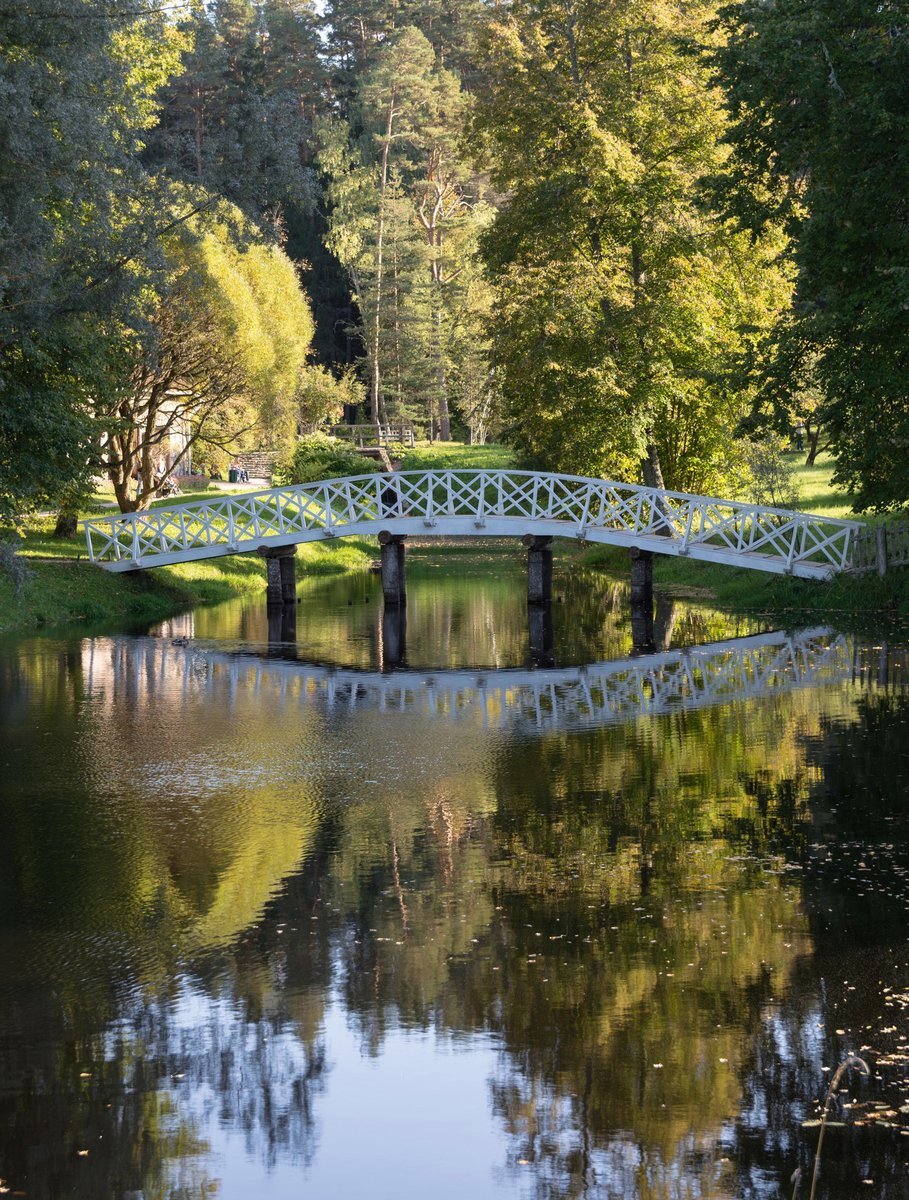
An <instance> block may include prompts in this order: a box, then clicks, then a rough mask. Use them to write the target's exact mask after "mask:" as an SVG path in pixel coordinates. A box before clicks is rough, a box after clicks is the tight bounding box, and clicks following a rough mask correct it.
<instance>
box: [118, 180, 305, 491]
mask: <svg viewBox="0 0 909 1200" xmlns="http://www.w3.org/2000/svg"><path fill="white" fill-rule="evenodd" d="M163 245H164V254H165V262H166V267H167V277H166V281H165V283H164V285H163V287H162V288H161V290H160V293H159V294H158V295H157V296H156V297H154V299H153V300H152V301H151V302H150V304H149V310H148V313H147V322H146V329H145V330H144V333H143V336H141V337H139V336H134V337H132V338H131V339H130V342H131V345H132V347H133V352H134V363H133V367H132V371H131V373H130V379H129V387H128V388H123V389H122V390H121V391H120V392H119V394H118V396H117V403H116V406H115V407H113V408H112V409H111V410H109V412H108V414H107V420H108V424H107V432H108V438H107V441H106V443H105V447H104V452H105V458H104V462H105V467H106V470H107V472H108V473H109V475H110V478H111V480H112V482H113V484H114V489H115V493H116V496H117V500H118V503H119V504H120V507H121V509H122V510H123V511H129V510H131V509H134V508H137V507H139V508H143V507H145V506H147V504H148V503H149V501H150V499H151V497H152V495H153V494H154V492H155V490H156V489H157V487H158V486H159V484H160V482H161V479H162V477H164V476H165V475H166V474H167V473H169V471H172V470H173V469H174V468H178V467H179V466H180V464H181V462H182V461H184V460H185V456H186V454H187V453H188V452H189V450H190V448H191V447H193V446H196V445H198V446H199V448H200V450H203V451H204V450H205V449H206V448H207V449H208V450H209V451H210V450H211V448H213V447H214V448H216V449H218V450H220V451H222V452H228V453H231V452H233V451H234V450H235V449H236V448H238V447H239V446H240V445H241V444H242V442H243V439H244V438H247V439H249V438H254V439H255V440H256V441H258V442H259V443H262V442H264V443H266V444H276V443H278V442H280V441H281V440H282V439H286V438H287V437H289V436H290V435H291V432H292V430H293V429H294V427H295V425H296V422H297V419H298V416H299V406H300V403H301V384H302V380H303V378H304V375H305V370H306V359H307V355H308V353H309V344H310V341H311V338H312V333H313V323H312V315H311V313H310V309H309V305H308V303H307V301H306V297H305V296H304V295H303V292H302V290H301V288H300V285H299V280H298V278H297V274H296V271H295V269H294V266H293V263H291V261H290V260H289V259H288V258H287V256H286V255H285V254H284V253H283V252H282V251H281V250H280V249H279V248H278V247H277V246H274V245H271V244H268V243H266V242H265V241H264V240H263V239H262V237H261V235H260V234H259V233H258V232H257V230H256V229H255V228H253V227H252V226H250V225H249V224H248V223H247V222H246V221H245V220H244V219H243V217H242V215H241V214H240V213H239V212H238V211H237V210H236V209H235V208H233V206H231V205H229V204H227V203H226V201H222V202H221V203H220V204H219V205H216V206H214V205H213V206H211V208H210V210H209V211H207V212H205V213H204V214H203V215H199V216H196V217H194V218H193V219H191V220H188V221H183V222H181V223H179V224H177V225H175V227H174V228H173V229H172V231H171V232H170V233H169V234H168V235H167V236H166V237H165V238H164V239H163ZM176 435H179V436H180V439H181V449H180V450H179V452H177V454H176V457H174V455H173V454H171V456H170V462H167V461H166V460H167V455H168V451H169V450H170V449H171V447H172V444H173V443H172V439H173V437H174V436H176ZM162 464H164V465H162ZM134 479H138V486H137V488H136V490H135V494H133V488H132V481H133V480H134Z"/></svg>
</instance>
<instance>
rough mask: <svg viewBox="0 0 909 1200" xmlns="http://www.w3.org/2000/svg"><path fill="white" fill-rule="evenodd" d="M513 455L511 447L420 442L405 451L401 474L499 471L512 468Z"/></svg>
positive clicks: (513, 464)
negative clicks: (460, 468) (475, 470)
mask: <svg viewBox="0 0 909 1200" xmlns="http://www.w3.org/2000/svg"><path fill="white" fill-rule="evenodd" d="M515 465H516V464H515V454H514V451H513V450H512V449H511V447H510V446H499V445H495V444H493V445H489V446H467V445H465V444H464V443H463V442H419V443H418V444H417V445H416V446H415V447H414V448H413V449H412V450H407V451H406V452H405V454H404V458H403V461H402V462H401V470H402V471H433V470H434V471H447V470H457V468H459V467H466V468H469V467H481V468H483V469H484V470H487V471H502V470H506V469H508V468H509V467H514V466H515Z"/></svg>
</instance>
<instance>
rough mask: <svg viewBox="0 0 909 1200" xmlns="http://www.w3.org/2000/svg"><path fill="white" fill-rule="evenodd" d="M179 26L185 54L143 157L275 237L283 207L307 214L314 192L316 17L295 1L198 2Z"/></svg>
mask: <svg viewBox="0 0 909 1200" xmlns="http://www.w3.org/2000/svg"><path fill="white" fill-rule="evenodd" d="M178 29H179V30H180V31H181V32H182V33H183V34H184V36H185V37H186V38H187V41H188V43H189V45H190V49H188V50H187V52H186V53H185V54H184V57H183V69H182V71H181V73H180V74H179V75H178V76H175V78H174V79H172V80H171V82H170V83H169V85H168V86H167V88H166V89H165V91H164V95H163V97H162V99H163V106H162V113H161V121H160V123H159V124H158V126H157V128H156V129H155V130H154V131H153V133H152V134H151V136H150V138H149V141H148V147H147V150H146V154H145V158H146V161H147V162H148V163H149V165H150V166H151V167H152V169H154V170H156V171H160V172H162V173H165V174H167V175H168V176H170V177H172V178H175V179H179V180H182V181H184V182H189V183H192V184H195V185H196V186H201V187H203V188H205V189H206V190H207V191H210V192H214V193H217V194H218V195H220V196H223V197H225V198H226V199H228V200H229V201H231V203H233V204H235V205H237V207H239V208H240V209H242V210H243V212H244V213H246V215H247V216H248V217H250V218H251V219H252V220H254V221H258V222H264V223H265V224H267V225H270V226H271V228H272V230H273V232H274V233H280V224H281V219H282V213H283V210H284V209H285V207H287V206H288V205H291V206H294V207H295V208H296V209H297V210H300V211H304V212H306V211H311V210H312V208H313V207H314V204H315V200H316V195H317V189H316V185H315V179H314V175H313V171H312V168H311V167H310V166H308V165H307V162H306V150H307V146H308V141H309V138H310V135H311V120H310V114H311V113H312V111H313V109H314V107H315V105H316V104H317V102H319V101H320V100H321V96H322V93H323V89H324V79H325V70H324V67H323V65H322V63H321V61H320V57H319V33H318V19H317V16H316V14H315V11H314V9H313V7H312V5H311V4H309V3H306V2H303V3H300V2H299V0H266V2H264V3H261V2H260V3H252V2H249V0H230V2H228V3H219V4H215V5H210V6H209V5H202V4H199V5H194V6H193V7H192V9H191V11H190V13H189V15H188V16H186V17H185V18H184V19H183V20H182V21H181V22H180V23H179V24H178Z"/></svg>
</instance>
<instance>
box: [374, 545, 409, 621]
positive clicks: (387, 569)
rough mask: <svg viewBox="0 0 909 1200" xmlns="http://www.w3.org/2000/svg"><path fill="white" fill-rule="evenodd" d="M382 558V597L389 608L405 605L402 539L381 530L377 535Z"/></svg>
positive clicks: (405, 586)
mask: <svg viewBox="0 0 909 1200" xmlns="http://www.w3.org/2000/svg"><path fill="white" fill-rule="evenodd" d="M379 549H380V553H381V556H382V595H383V597H384V599H385V603H386V604H388V605H390V606H391V607H396V606H397V605H401V604H406V603H407V581H406V575H405V571H404V537H403V535H401V534H398V533H389V532H388V530H387V529H383V530H382V532H381V533H380V534H379Z"/></svg>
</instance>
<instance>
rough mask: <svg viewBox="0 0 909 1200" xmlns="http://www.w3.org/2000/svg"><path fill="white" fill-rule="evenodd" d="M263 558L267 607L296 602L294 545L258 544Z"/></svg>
mask: <svg viewBox="0 0 909 1200" xmlns="http://www.w3.org/2000/svg"><path fill="white" fill-rule="evenodd" d="M259 553H260V554H261V555H262V557H263V558H264V559H265V579H266V583H265V598H266V602H267V604H268V606H269V608H271V607H273V606H277V605H280V604H296V603H297V571H296V553H297V548H296V546H260V547H259Z"/></svg>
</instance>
